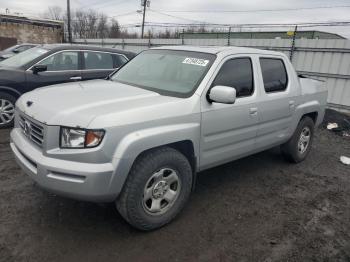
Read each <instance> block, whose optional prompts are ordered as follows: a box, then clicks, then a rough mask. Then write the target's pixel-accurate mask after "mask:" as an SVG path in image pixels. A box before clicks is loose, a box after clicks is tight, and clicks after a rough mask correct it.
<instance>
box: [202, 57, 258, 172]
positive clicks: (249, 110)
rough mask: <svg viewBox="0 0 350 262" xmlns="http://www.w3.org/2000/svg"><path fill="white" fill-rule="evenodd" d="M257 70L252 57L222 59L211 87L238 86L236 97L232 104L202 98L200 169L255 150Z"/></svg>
mask: <svg viewBox="0 0 350 262" xmlns="http://www.w3.org/2000/svg"><path fill="white" fill-rule="evenodd" d="M254 72H255V70H253V62H252V59H251V58H250V57H233V58H228V59H227V60H225V61H224V62H223V64H222V66H221V68H220V70H219V71H218V73H217V75H216V77H215V79H214V81H213V83H212V84H211V87H213V86H216V85H223V86H230V87H232V88H235V89H236V92H237V99H236V102H235V103H234V104H232V105H229V104H219V103H209V102H207V101H206V100H205V99H203V100H202V105H201V107H202V109H201V111H202V122H201V145H200V151H201V155H200V169H205V168H208V167H211V166H215V165H218V164H221V163H225V162H229V161H232V160H234V159H237V158H240V157H242V156H245V155H248V154H249V153H251V152H252V151H254V149H255V138H256V134H257V126H258V112H257V108H256V97H257V93H258V88H256V87H255V82H256V81H255V76H254V75H255V73H254ZM204 96H205V94H204ZM203 98H204V97H203Z"/></svg>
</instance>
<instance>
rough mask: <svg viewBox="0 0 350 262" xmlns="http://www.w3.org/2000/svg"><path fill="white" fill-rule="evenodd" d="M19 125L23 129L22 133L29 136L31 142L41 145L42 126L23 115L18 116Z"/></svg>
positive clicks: (42, 138) (42, 137)
mask: <svg viewBox="0 0 350 262" xmlns="http://www.w3.org/2000/svg"><path fill="white" fill-rule="evenodd" d="M19 125H20V127H21V129H22V131H23V134H24V135H25V136H26V137H28V138H29V140H31V141H32V142H34V143H35V144H37V145H38V146H40V147H42V145H43V142H44V127H43V126H41V125H39V124H37V123H34V122H33V121H31V120H29V119H28V118H26V117H25V116H20V117H19Z"/></svg>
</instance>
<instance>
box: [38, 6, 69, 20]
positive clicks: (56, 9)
mask: <svg viewBox="0 0 350 262" xmlns="http://www.w3.org/2000/svg"><path fill="white" fill-rule="evenodd" d="M43 17H44V18H47V19H52V20H63V19H64V12H63V10H62V8H61V7H60V6H50V7H49V8H48V9H47V11H46V12H45V13H44V14H43Z"/></svg>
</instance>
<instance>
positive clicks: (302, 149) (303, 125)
mask: <svg viewBox="0 0 350 262" xmlns="http://www.w3.org/2000/svg"><path fill="white" fill-rule="evenodd" d="M314 128H315V123H314V121H313V120H312V119H311V118H310V117H307V116H306V117H303V118H302V119H301V120H300V122H299V124H298V126H297V128H296V130H295V132H294V134H293V136H292V137H291V138H290V139H289V141H288V142H287V143H285V144H283V145H282V146H281V151H282V154H283V156H284V157H285V158H286V159H287V160H288V161H290V162H293V163H299V162H301V161H304V160H305V159H306V157H307V155H308V154H309V152H310V150H311V146H312V141H313V137H314ZM306 134H309V139H307V135H306ZM302 135H303V137H302ZM301 144H302V145H301Z"/></svg>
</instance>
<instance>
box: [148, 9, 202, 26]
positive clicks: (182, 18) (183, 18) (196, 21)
mask: <svg viewBox="0 0 350 262" xmlns="http://www.w3.org/2000/svg"><path fill="white" fill-rule="evenodd" d="M150 11H151V12H153V13H157V14H160V15H165V16H168V17H172V18H176V19H181V20H187V21H191V22H195V23H201V24H207V23H208V22H204V21H198V20H194V19H188V18H185V17H180V16H175V15H169V14H166V13H162V12H159V11H156V10H153V9H150Z"/></svg>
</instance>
